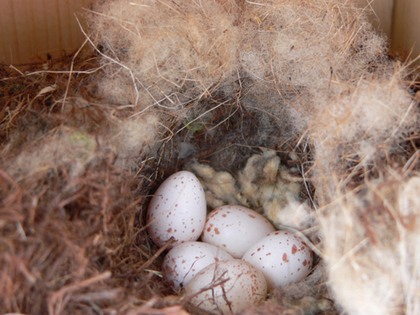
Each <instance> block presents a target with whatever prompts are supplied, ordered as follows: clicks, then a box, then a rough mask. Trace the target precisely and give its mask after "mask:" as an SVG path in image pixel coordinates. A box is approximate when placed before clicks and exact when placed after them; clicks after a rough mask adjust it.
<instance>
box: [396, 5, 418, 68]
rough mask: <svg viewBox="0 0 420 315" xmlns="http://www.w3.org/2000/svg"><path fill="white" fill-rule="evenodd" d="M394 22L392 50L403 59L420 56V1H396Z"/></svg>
mask: <svg viewBox="0 0 420 315" xmlns="http://www.w3.org/2000/svg"><path fill="white" fill-rule="evenodd" d="M393 21H394V24H393V30H392V45H391V47H392V50H393V51H394V52H396V53H398V54H399V55H400V56H401V57H403V58H406V57H407V56H408V55H409V54H410V53H411V58H415V57H417V56H419V55H420V0H395V7H394V16H393ZM417 65H419V66H420V60H418V61H417Z"/></svg>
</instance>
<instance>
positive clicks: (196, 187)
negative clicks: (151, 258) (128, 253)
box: [147, 171, 207, 246]
mask: <svg viewBox="0 0 420 315" xmlns="http://www.w3.org/2000/svg"><path fill="white" fill-rule="evenodd" d="M206 214H207V207H206V198H205V195H204V190H203V188H202V186H201V184H200V181H199V180H198V178H197V177H196V176H195V175H194V174H193V173H191V172H188V171H180V172H177V173H174V174H172V175H171V176H169V177H168V178H167V179H166V180H165V181H164V182H163V183H162V184H161V185H160V186H159V188H158V189H157V191H156V192H155V194H154V195H153V197H152V199H151V201H150V204H149V207H148V209H147V226H148V232H149V235H150V238H151V239H152V240H153V242H154V243H155V244H156V245H158V246H162V245H164V244H165V243H166V242H167V241H168V240H169V239H170V238H171V237H173V238H174V239H175V240H176V241H177V242H176V243H179V242H183V241H195V240H197V239H198V238H199V237H200V235H201V233H202V231H203V228H204V224H205V221H206Z"/></svg>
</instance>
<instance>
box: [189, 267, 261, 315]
mask: <svg viewBox="0 0 420 315" xmlns="http://www.w3.org/2000/svg"><path fill="white" fill-rule="evenodd" d="M185 293H186V295H187V297H190V298H191V299H190V302H191V303H192V304H193V305H195V306H197V307H199V308H201V309H202V310H204V311H207V312H210V313H213V314H235V313H237V312H240V311H241V310H244V309H246V308H247V307H250V306H252V305H256V304H258V303H260V302H262V301H263V300H264V299H265V297H266V294H267V282H266V280H265V278H264V275H263V274H262V272H261V271H259V270H257V269H256V268H254V267H253V266H251V265H250V264H248V263H247V262H245V261H243V260H240V259H233V260H227V261H222V262H217V263H214V264H211V265H209V266H207V267H206V268H204V269H203V270H202V271H201V272H199V273H198V274H197V275H196V276H195V277H194V278H193V279H192V280H191V281H190V282H189V284H188V285H187V286H186V288H185Z"/></svg>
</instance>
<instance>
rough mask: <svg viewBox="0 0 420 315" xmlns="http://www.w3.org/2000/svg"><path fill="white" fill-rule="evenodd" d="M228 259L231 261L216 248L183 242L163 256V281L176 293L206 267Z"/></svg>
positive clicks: (199, 243) (229, 257)
mask: <svg viewBox="0 0 420 315" xmlns="http://www.w3.org/2000/svg"><path fill="white" fill-rule="evenodd" d="M230 259H233V258H232V256H231V255H229V254H228V253H227V252H226V251H225V250H223V249H221V248H219V247H217V246H214V245H211V244H207V243H203V242H185V243H182V244H179V245H177V246H175V247H174V248H172V249H171V250H170V251H169V252H168V254H167V255H166V256H165V258H164V260H163V263H162V274H163V280H164V281H165V282H166V283H167V284H169V285H170V286H171V288H172V289H174V290H176V291H177V290H179V289H181V288H183V287H185V286H186V285H187V284H188V283H189V282H190V281H191V279H192V278H194V276H195V275H196V274H197V273H199V272H200V271H201V270H203V269H204V268H205V267H207V266H208V265H210V264H213V263H215V262H218V261H223V260H230Z"/></svg>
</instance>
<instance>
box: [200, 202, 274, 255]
mask: <svg viewBox="0 0 420 315" xmlns="http://www.w3.org/2000/svg"><path fill="white" fill-rule="evenodd" d="M272 231H274V227H273V225H272V224H271V223H270V222H269V221H268V220H267V219H266V218H265V217H263V216H262V215H261V214H259V213H257V212H255V211H254V210H251V209H248V208H246V207H243V206H236V205H229V206H221V207H218V208H216V209H214V210H213V211H212V212H210V214H209V215H208V217H207V221H206V225H205V227H204V232H203V236H202V240H203V242H206V243H209V244H213V245H216V246H218V247H221V248H224V249H225V250H226V251H227V252H228V253H229V254H231V255H232V256H233V257H235V258H240V257H242V255H243V254H244V253H245V252H246V251H247V250H248V248H249V247H251V246H252V245H254V244H255V243H256V242H258V241H259V240H260V239H261V238H263V237H264V236H266V235H267V234H269V233H270V232H272Z"/></svg>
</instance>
